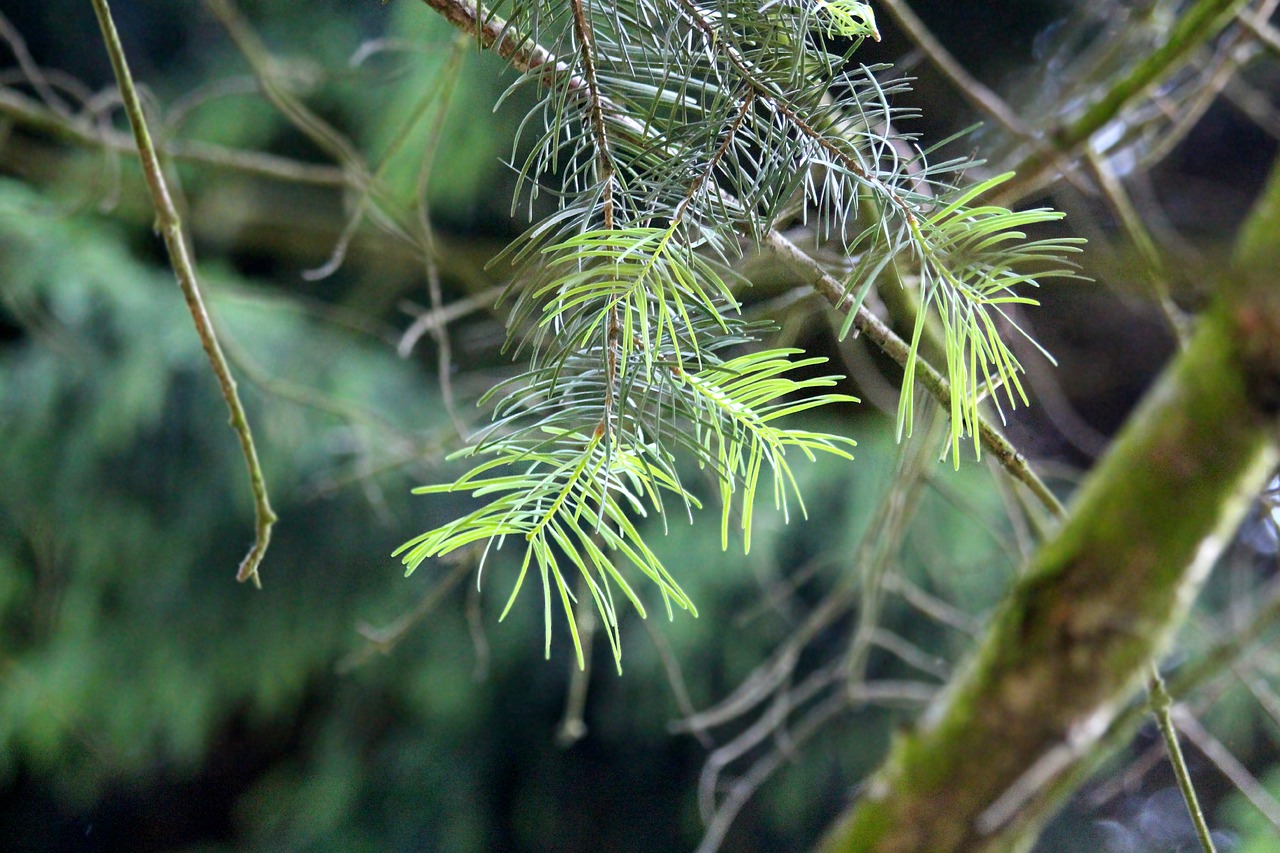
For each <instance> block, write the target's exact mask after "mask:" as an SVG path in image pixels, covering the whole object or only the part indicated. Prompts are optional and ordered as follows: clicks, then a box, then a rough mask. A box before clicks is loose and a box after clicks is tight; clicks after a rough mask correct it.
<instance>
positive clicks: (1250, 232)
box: [820, 167, 1280, 853]
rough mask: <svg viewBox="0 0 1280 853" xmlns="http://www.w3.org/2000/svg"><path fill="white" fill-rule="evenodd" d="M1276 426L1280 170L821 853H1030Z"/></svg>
mask: <svg viewBox="0 0 1280 853" xmlns="http://www.w3.org/2000/svg"><path fill="white" fill-rule="evenodd" d="M1277 412H1280V167H1277V168H1276V170H1275V171H1274V173H1273V175H1272V178H1271V180H1270V183H1269V185H1268V187H1267V189H1266V190H1265V191H1264V193H1263V196H1262V198H1261V199H1260V201H1259V202H1258V204H1257V206H1256V207H1255V209H1254V211H1253V213H1252V215H1251V217H1250V219H1249V221H1248V222H1247V224H1246V226H1245V228H1244V229H1243V231H1242V232H1241V236H1240V239H1239V241H1238V244H1237V251H1236V257H1235V262H1234V263H1233V265H1232V267H1231V269H1230V270H1229V271H1228V273H1227V275H1226V277H1225V281H1224V283H1223V284H1222V286H1221V288H1220V293H1219V295H1218V298H1217V300H1216V302H1215V304H1214V305H1213V307H1212V308H1211V309H1210V310H1209V312H1208V313H1207V314H1206V316H1205V317H1203V318H1202V319H1201V321H1200V323H1199V327H1198V329H1197V331H1196V333H1195V335H1194V336H1193V338H1192V340H1191V342H1190V343H1189V345H1188V347H1187V348H1186V350H1184V351H1183V352H1182V353H1181V354H1180V355H1179V356H1178V357H1177V358H1176V359H1175V360H1174V362H1173V364H1172V365H1171V366H1170V367H1169V368H1168V370H1167V371H1166V372H1165V374H1164V376H1163V377H1162V378H1161V379H1160V381H1159V382H1158V383H1157V384H1156V386H1155V388H1154V389H1153V390H1152V391H1151V392H1150V393H1149V394H1148V396H1147V398H1146V399H1145V401H1144V402H1143V403H1142V404H1141V406H1140V407H1139V408H1138V410H1137V411H1136V412H1135V413H1134V415H1133V416H1132V417H1131V418H1130V421H1129V423H1128V425H1127V426H1126V428H1125V429H1124V431H1123V432H1122V433H1121V435H1120V436H1119V437H1118V438H1117V440H1116V442H1115V444H1114V445H1113V447H1112V449H1111V450H1110V451H1109V452H1108V454H1107V455H1106V457H1105V458H1104V459H1103V461H1102V462H1101V463H1100V464H1099V465H1098V467H1097V468H1096V469H1095V470H1094V471H1093V472H1092V474H1091V475H1090V476H1089V478H1088V479H1087V481H1086V483H1085V484H1084V485H1083V486H1082V488H1081V489H1080V491H1079V493H1078V494H1077V495H1076V497H1075V499H1074V501H1073V504H1072V506H1071V507H1070V512H1069V514H1068V516H1067V518H1066V520H1065V521H1064V523H1063V526H1062V527H1061V529H1060V530H1059V531H1058V532H1057V534H1056V535H1055V536H1054V537H1053V539H1051V540H1050V541H1048V542H1047V543H1045V545H1044V546H1043V547H1042V548H1041V549H1040V550H1039V552H1038V553H1037V554H1036V555H1035V557H1034V558H1033V559H1032V561H1031V564H1030V566H1028V568H1027V571H1026V572H1025V573H1024V574H1023V576H1022V577H1021V579H1020V580H1019V582H1018V583H1017V584H1016V585H1015V587H1014V589H1013V590H1012V592H1011V594H1010V596H1009V598H1008V600H1007V601H1006V602H1005V604H1004V605H1003V606H1002V608H1001V609H1000V610H999V612H998V613H997V615H996V617H995V618H994V620H993V623H992V625H991V627H990V628H989V630H988V631H987V634H986V636H985V638H984V640H983V642H982V643H981V645H980V646H979V648H978V650H977V652H976V653H975V655H974V657H973V658H972V659H971V660H970V662H969V664H968V666H967V667H966V669H965V670H964V671H963V673H962V674H961V675H960V677H958V678H957V679H956V681H955V682H953V684H952V685H951V686H950V687H949V689H948V690H947V691H946V693H945V694H944V695H943V696H942V697H941V698H940V699H939V700H938V702H937V703H936V704H935V705H934V707H932V708H931V709H930V710H929V711H928V712H927V713H926V714H925V715H924V717H923V718H922V719H921V720H920V721H919V723H918V724H917V725H916V727H915V728H914V729H913V730H912V731H910V732H908V733H906V734H904V735H902V736H901V737H899V738H898V739H897V740H896V741H895V742H894V744H893V747H892V748H891V751H890V755H889V758H888V759H887V760H886V762H885V764H884V766H883V767H882V768H881V769H880V770H879V771H878V772H877V773H876V774H875V775H874V776H873V777H872V778H871V780H870V781H869V783H868V785H867V787H866V789H865V794H864V796H863V797H862V799H861V800H860V801H859V802H857V803H855V805H854V806H853V807H852V808H851V810H850V811H849V813H848V814H847V815H846V816H845V817H843V818H842V819H841V820H840V821H839V822H838V823H837V824H836V825H835V827H834V829H833V830H832V831H831V832H830V833H829V834H828V836H827V838H826V839H825V840H824V841H823V842H822V844H821V845H820V849H821V850H823V851H826V852H827V853H835V851H857V853H891V851H892V853H908V851H919V853H959V851H966V853H968V852H969V851H983V853H994V851H1023V850H1027V849H1029V848H1030V847H1031V845H1032V844H1033V843H1034V841H1035V838H1036V836H1037V834H1038V832H1039V830H1040V828H1041V826H1042V824H1043V822H1044V821H1045V820H1046V819H1047V818H1048V816H1049V815H1050V814H1052V812H1053V810H1054V809H1055V808H1056V807H1057V806H1058V805H1060V802H1061V800H1062V798H1064V797H1065V796H1066V795H1067V794H1068V793H1069V792H1070V790H1071V787H1072V785H1071V784H1064V782H1070V781H1071V780H1073V779H1075V780H1078V778H1079V776H1080V775H1081V774H1080V773H1079V772H1078V771H1079V770H1080V768H1081V765H1082V763H1084V762H1087V761H1088V760H1090V759H1092V758H1096V756H1095V755H1094V754H1093V750H1094V747H1095V744H1096V743H1097V741H1098V738H1099V737H1100V736H1101V735H1102V734H1103V733H1104V732H1105V731H1106V730H1107V728H1108V726H1109V725H1110V724H1111V722H1112V721H1113V719H1114V718H1115V716H1116V714H1117V713H1118V712H1120V711H1121V710H1123V708H1124V707H1125V704H1126V703H1127V702H1129V701H1130V700H1131V698H1132V697H1133V694H1134V693H1135V691H1136V690H1137V689H1138V688H1139V686H1140V685H1141V683H1142V681H1143V674H1144V673H1145V672H1146V671H1147V668H1148V666H1149V665H1150V662H1151V661H1152V660H1153V659H1154V658H1155V657H1156V656H1157V655H1158V654H1160V652H1161V651H1162V649H1163V648H1164V647H1165V644H1166V642H1167V641H1168V639H1169V637H1170V635H1171V634H1172V633H1173V631H1174V630H1175V629H1176V628H1177V626H1178V625H1179V624H1180V623H1181V622H1182V620H1183V618H1184V617H1185V615H1186V612H1187V609H1188V607H1189V606H1190V604H1191V602H1192V601H1193V600H1194V598H1195V596H1196V594H1197V593H1198V592H1199V589H1200V587H1201V585H1202V583H1203V581H1204V579H1205V577H1206V576H1207V574H1208V572H1209V569H1210V568H1211V567H1212V565H1213V563H1214V561H1215V560H1216V558H1217V557H1218V555H1219V554H1220V553H1221V551H1222V549H1223V547H1224V546H1225V545H1226V544H1227V542H1228V541H1229V539H1230V537H1231V535H1232V533H1233V532H1234V531H1235V529H1236V527H1237V526H1238V525H1239V523H1240V521H1241V519H1242V518H1243V516H1244V513H1245V511H1246V510H1247V509H1248V507H1249V504H1250V501H1251V500H1252V499H1253V497H1254V496H1255V495H1256V494H1257V493H1258V492H1259V491H1260V490H1261V489H1262V488H1263V486H1264V485H1265V483H1266V480H1267V478H1268V476H1269V475H1270V472H1271V471H1272V469H1273V468H1274V467H1275V465H1276V462H1277V459H1278V458H1280V455H1278V454H1277V447H1276V439H1277V435H1278V431H1277Z"/></svg>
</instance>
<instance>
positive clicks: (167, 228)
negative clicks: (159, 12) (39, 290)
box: [93, 0, 276, 587]
mask: <svg viewBox="0 0 1280 853" xmlns="http://www.w3.org/2000/svg"><path fill="white" fill-rule="evenodd" d="M93 9H94V11H95V12H96V13H97V15H98V24H99V25H100V26H101V27H102V39H103V43H104V44H105V45H106V48H107V53H108V55H110V57H111V67H112V69H113V70H114V71H115V76H116V82H117V83H118V84H119V86H120V97H121V99H122V100H123V102H124V108H125V113H126V114H127V115H128V116H129V125H130V126H131V127H132V128H133V136H134V139H135V140H136V142H137V145H138V158H139V160H140V161H141V162H142V172H143V175H144V176H145V177H146V179H147V187H148V189H149V190H150V191H151V201H152V204H153V205H154V206H155V210H156V230H158V231H159V232H160V233H161V235H162V236H163V237H164V244H165V248H166V249H167V250H168V252H169V259H170V262H171V263H172V265H173V271H174V273H175V274H176V275H177V277H178V284H179V286H180V287H181V288H182V295H183V296H184V297H185V298H186V301H187V310H189V311H190V312H191V319H192V320H193V321H194V322H195V324H196V332H197V333H198V334H199V335H200V344H201V346H202V347H203V348H204V351H205V355H207V356H208V357H209V364H210V365H211V366H212V367H213V372H214V375H215V376H216V377H217V379H218V386H219V387H220V388H221V390H222V398H223V399H224V400H225V401H226V403H227V408H228V409H229V410H230V411H231V428H232V429H234V430H235V431H236V436H237V437H238V438H239V439H240V449H241V451H242V452H243V453H244V460H245V464H246V465H247V466H248V468H249V483H250V486H251V488H252V489H253V503H254V511H255V515H256V525H255V539H254V543H253V547H252V548H250V549H249V553H248V555H246V556H245V558H244V560H243V561H242V562H241V563H240V569H239V571H238V572H237V573H236V580H239V581H246V580H252V581H253V584H254V586H258V587H261V585H262V584H261V581H260V580H259V578H258V566H259V564H261V562H262V558H263V556H264V555H265V554H266V552H267V545H268V544H269V543H270V542H271V526H272V525H273V524H275V522H276V514H275V513H274V512H273V511H272V510H271V503H270V501H269V500H268V499H267V483H266V480H265V478H264V477H263V475H262V467H261V465H259V463H258V451H257V448H256V447H255V446H254V443H253V433H252V432H251V431H250V429H249V421H248V419H247V418H246V417H245V413H244V406H242V405H241V403H240V395H239V393H238V392H237V391H236V381H235V379H234V378H233V377H232V375H231V368H230V367H229V366H228V365H227V360H226V358H225V357H224V356H223V354H222V347H221V346H220V345H219V343H218V336H217V333H216V332H215V330H214V328H213V322H212V320H211V319H210V318H209V312H208V310H207V309H206V308H205V304H204V298H203V297H202V296H201V293H200V284H199V281H198V280H197V279H196V271H195V266H194V265H193V263H192V261H191V256H190V254H189V253H188V251H187V244H186V241H185V239H184V237H183V233H182V220H181V219H180V218H179V217H178V211H177V209H176V208H175V207H174V204H173V198H172V197H171V196H170V195H169V187H168V184H166V182H165V177H164V172H163V170H162V169H161V168H160V159H159V157H158V156H157V155H156V149H155V146H154V145H153V144H152V142H151V134H150V132H149V131H148V130H147V120H146V116H145V115H144V114H143V111H142V102H141V100H140V99H139V98H138V92H137V89H135V88H134V85H133V76H132V75H131V74H130V73H129V65H128V62H127V61H126V60H125V54H124V47H123V46H122V45H121V44H120V36H119V34H118V33H117V32H116V26H115V22H114V21H113V20H112V19H111V9H110V8H109V7H108V6H107V0H93Z"/></svg>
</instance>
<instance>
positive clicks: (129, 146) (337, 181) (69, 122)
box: [0, 88, 348, 187]
mask: <svg viewBox="0 0 1280 853" xmlns="http://www.w3.org/2000/svg"><path fill="white" fill-rule="evenodd" d="M0 116H3V117H4V118H6V119H9V120H11V121H13V122H14V123H15V124H17V125H18V126H20V127H24V128H26V129H28V130H33V131H37V132H40V133H45V134H48V135H50V136H54V137H57V138H58V139H64V140H66V141H68V142H76V143H79V144H81V145H86V146H90V147H94V148H97V147H102V148H106V149H107V150H109V151H115V152H118V153H121V154H130V155H135V156H136V155H137V153H138V147H137V145H136V144H135V142H134V140H133V139H132V138H130V137H129V135H128V134H124V133H118V132H116V131H113V130H102V129H99V128H97V127H94V126H93V125H92V124H91V123H89V122H87V121H84V120H81V119H78V118H71V117H67V116H63V115H60V114H58V113H56V112H54V111H53V110H52V109H50V108H49V107H46V106H45V105H43V104H41V103H40V102H39V101H36V100H34V99H32V98H28V97H27V96H25V95H23V94H21V93H20V92H16V91H14V90H13V89H8V88H0ZM153 144H154V145H155V147H156V149H157V151H158V152H159V153H162V154H163V155H164V156H165V157H166V158H171V159H174V160H179V161H185V162H191V163H199V164H202V165H208V166H216V167H218V168H222V169H231V170H233V171H237V172H242V173H244V174H246V175H250V176H254V177H261V178H270V179H272V180H277V181H285V182H289V183H297V184H311V185H314V186H322V187H341V186H344V185H346V184H347V182H348V181H347V178H346V176H345V175H344V174H343V172H342V170H341V169H338V168H335V167H333V166H323V165H318V164H313V163H302V162H300V161H298V160H291V159H289V158H287V157H279V156H277V155H275V154H266V153H262V152H259V151H241V150H239V149H236V148H228V147H226V146H224V145H216V144H214V143H212V142H200V141H198V140H193V139H172V140H169V141H167V142H161V143H158V144H156V143H154V142H153Z"/></svg>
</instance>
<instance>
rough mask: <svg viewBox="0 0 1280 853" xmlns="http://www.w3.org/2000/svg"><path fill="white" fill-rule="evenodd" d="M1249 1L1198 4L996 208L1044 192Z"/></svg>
mask: <svg viewBox="0 0 1280 853" xmlns="http://www.w3.org/2000/svg"><path fill="white" fill-rule="evenodd" d="M1247 2H1248V0H1197V2H1196V3H1195V4H1194V5H1193V6H1192V7H1191V8H1190V9H1188V10H1187V11H1186V12H1184V13H1183V14H1182V15H1181V16H1180V17H1179V18H1178V22H1177V24H1175V25H1174V27H1173V30H1172V31H1171V32H1170V33H1169V37H1168V39H1167V40H1166V41H1165V42H1164V44H1162V45H1161V46H1160V47H1159V48H1158V49H1156V50H1155V51H1153V52H1152V53H1151V54H1150V55H1149V56H1147V57H1146V58H1145V59H1143V60H1142V61H1141V62H1139V63H1138V64H1137V65H1135V66H1134V68H1133V70H1131V71H1130V72H1129V74H1128V75H1126V76H1125V77H1123V78H1121V79H1120V80H1118V81H1116V83H1115V84H1114V85H1112V86H1111V88H1110V89H1108V90H1107V91H1106V92H1105V93H1103V95H1102V96H1101V97H1100V98H1098V99H1097V100H1095V101H1094V102H1093V104H1092V105H1090V106H1089V107H1088V108H1087V109H1086V110H1085V111H1084V112H1083V113H1081V114H1080V115H1079V116H1077V117H1076V118H1074V119H1072V120H1071V121H1069V122H1067V123H1066V124H1064V125H1062V126H1060V127H1059V128H1057V129H1056V130H1055V131H1054V132H1053V133H1051V134H1050V135H1049V138H1048V140H1047V142H1048V146H1047V147H1045V148H1042V149H1038V150H1035V151H1032V152H1031V153H1030V154H1028V155H1027V157H1026V158H1025V159H1023V161H1022V162H1021V163H1019V164H1018V165H1017V166H1015V167H1014V171H1015V172H1017V176H1016V177H1014V178H1013V179H1012V180H1010V181H1007V182H1006V183H1004V184H1002V185H1001V186H1000V188H999V190H998V191H997V192H996V193H994V194H992V195H991V196H990V200H991V201H992V202H993V203H994V204H1000V205H1004V206H1009V205H1010V204H1012V203H1014V202H1016V201H1017V200H1018V199H1020V198H1023V197H1025V196H1026V195H1028V194H1029V193H1031V192H1034V191H1035V190H1037V189H1039V188H1040V187H1042V186H1043V185H1044V184H1045V183H1047V182H1048V180H1049V179H1050V178H1051V176H1052V172H1053V170H1054V168H1055V163H1056V161H1057V158H1058V157H1060V156H1074V155H1075V154H1076V153H1077V152H1078V151H1079V149H1080V148H1081V146H1083V145H1085V144H1087V143H1088V142H1089V140H1090V139H1091V138H1093V135H1094V134H1095V133H1097V132H1098V131H1099V130H1101V129H1102V128H1104V127H1106V126H1107V125H1108V124H1110V123H1111V122H1112V121H1114V120H1115V119H1116V118H1117V117H1119V115H1120V114H1121V113H1122V112H1124V110H1125V109H1126V108H1127V107H1128V106H1129V105H1130V104H1132V103H1133V102H1134V101H1135V100H1137V99H1138V98H1140V97H1142V96H1143V95H1144V94H1145V93H1147V92H1148V91H1150V90H1151V89H1152V87H1154V86H1158V85H1160V84H1161V83H1163V82H1164V81H1165V80H1167V79H1168V78H1169V76H1170V75H1172V74H1173V73H1174V72H1175V71H1177V70H1178V69H1179V68H1181V67H1182V65H1183V63H1184V61H1185V60H1186V59H1187V57H1189V56H1190V55H1191V54H1192V53H1193V52H1195V51H1196V50H1197V49H1199V47H1200V46H1201V45H1203V44H1205V43H1206V42H1208V41H1210V40H1212V39H1213V38H1214V37H1216V36H1217V35H1218V33H1220V32H1222V30H1223V29H1225V28H1226V27H1227V26H1228V25H1229V24H1231V22H1232V21H1234V20H1235V18H1236V16H1237V15H1238V14H1239V12H1240V10H1241V9H1243V8H1244V6H1245V5H1246V3H1247Z"/></svg>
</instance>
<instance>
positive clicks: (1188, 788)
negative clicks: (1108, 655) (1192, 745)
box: [1147, 664, 1214, 853]
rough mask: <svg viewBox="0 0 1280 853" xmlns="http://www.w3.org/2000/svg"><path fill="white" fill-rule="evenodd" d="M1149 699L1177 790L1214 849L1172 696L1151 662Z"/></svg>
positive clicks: (1208, 848) (1203, 840)
mask: <svg viewBox="0 0 1280 853" xmlns="http://www.w3.org/2000/svg"><path fill="white" fill-rule="evenodd" d="M1147 694H1148V697H1149V699H1148V701H1149V703H1150V705H1151V714H1152V716H1154V717H1155V718H1156V726H1157V727H1158V728H1159V729H1160V734H1161V735H1162V736H1163V737H1164V746H1165V749H1166V750H1167V751H1168V753H1169V763H1170V764H1171V765H1173V775H1174V778H1176V779H1177V780H1178V790H1180V791H1181V792H1182V801H1183V802H1184V803H1186V805H1187V814H1188V815H1190V816H1191V823H1192V825H1193V826H1195V828H1196V837H1197V838H1198V839H1199V840H1200V847H1201V848H1202V849H1203V850H1204V853H1214V846H1213V836H1212V835H1210V834H1209V824H1208V823H1206V822H1205V819H1204V810H1203V809H1201V808H1200V800H1199V799H1198V798H1197V797H1196V789H1195V786H1194V785H1192V784H1191V771H1189V770H1188V769H1187V759H1186V758H1184V757H1183V755H1182V747H1181V745H1179V743H1178V730H1177V728H1175V727H1174V724H1173V715H1172V714H1171V713H1170V708H1172V707H1173V699H1172V698H1171V697H1170V696H1169V691H1168V689H1166V688H1165V684H1164V679H1163V678H1161V677H1160V669H1159V667H1157V666H1155V665H1154V664H1152V666H1151V677H1150V678H1149V679H1148V681H1147Z"/></svg>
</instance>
